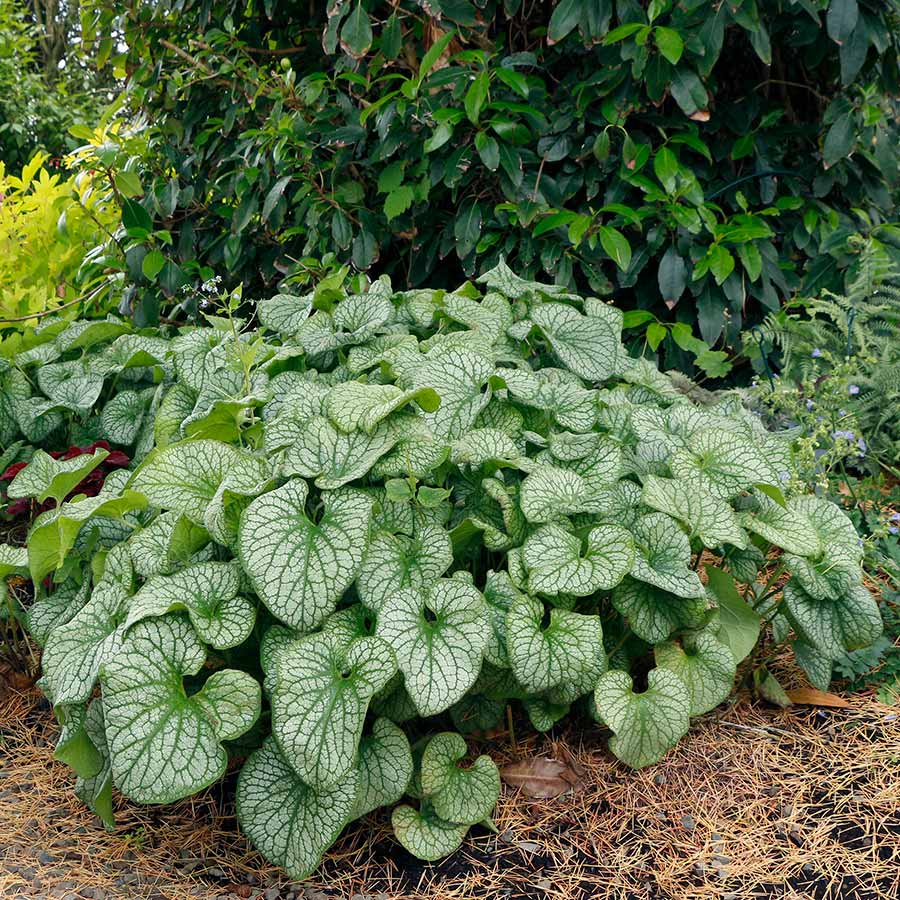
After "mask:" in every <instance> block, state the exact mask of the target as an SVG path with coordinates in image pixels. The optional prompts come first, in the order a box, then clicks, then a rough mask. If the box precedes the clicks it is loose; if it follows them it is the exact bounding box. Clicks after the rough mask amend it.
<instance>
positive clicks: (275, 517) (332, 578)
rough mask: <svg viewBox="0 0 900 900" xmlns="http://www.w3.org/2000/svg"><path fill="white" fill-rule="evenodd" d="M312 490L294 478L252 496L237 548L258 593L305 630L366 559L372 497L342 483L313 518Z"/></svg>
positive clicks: (331, 603) (332, 603)
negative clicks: (309, 502)
mask: <svg viewBox="0 0 900 900" xmlns="http://www.w3.org/2000/svg"><path fill="white" fill-rule="evenodd" d="M308 493H309V489H308V488H307V486H306V482H305V481H302V480H301V479H299V478H297V479H294V480H292V481H289V482H287V484H284V485H282V486H281V487H280V488H276V489H275V490H274V491H270V492H269V493H268V494H263V495H262V496H260V497H257V498H256V499H255V500H254V501H253V502H252V503H251V504H250V506H248V507H247V509H246V510H245V511H244V514H243V516H242V517H241V524H240V529H239V534H238V553H239V557H240V560H241V564H242V565H243V567H244V571H245V572H246V573H247V575H248V576H249V577H250V580H251V582H252V583H253V587H254V589H255V590H256V593H257V594H258V595H259V598H260V599H261V600H262V601H263V603H265V604H266V606H267V607H268V608H269V609H270V610H271V612H272V613H273V614H274V615H275V616H277V617H278V618H279V619H281V620H282V621H283V622H286V623H287V624H288V625H292V626H294V627H295V628H299V629H301V630H304V631H308V630H311V629H313V628H315V627H316V626H317V625H319V624H320V623H321V622H322V621H323V620H324V619H325V617H326V616H327V615H328V614H329V613H331V612H332V611H333V610H334V608H335V606H336V605H337V602H338V600H339V599H340V598H341V596H342V595H343V593H344V591H346V590H347V588H348V587H350V585H351V584H352V583H353V580H354V579H355V578H356V575H357V573H358V571H359V567H360V565H361V563H362V561H363V559H364V557H365V554H366V549H367V543H368V535H369V520H370V517H371V513H372V498H371V497H370V496H368V495H366V494H363V493H362V492H361V491H356V490H353V489H350V488H343V489H341V490H338V491H330V492H328V493H326V494H325V495H324V511H323V513H322V515H321V517H320V518H319V519H318V521H313V520H312V519H310V518H309V516H308V515H307V513H306V498H307V496H308Z"/></svg>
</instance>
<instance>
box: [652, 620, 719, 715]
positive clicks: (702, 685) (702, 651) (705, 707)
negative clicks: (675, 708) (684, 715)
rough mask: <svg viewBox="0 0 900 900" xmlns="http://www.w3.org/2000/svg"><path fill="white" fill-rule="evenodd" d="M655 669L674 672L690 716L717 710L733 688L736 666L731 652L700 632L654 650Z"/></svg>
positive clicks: (660, 645) (714, 639) (717, 640)
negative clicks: (682, 686) (684, 690)
mask: <svg viewBox="0 0 900 900" xmlns="http://www.w3.org/2000/svg"><path fill="white" fill-rule="evenodd" d="M653 652H654V656H655V658H656V665H657V666H659V667H660V668H662V669H669V671H671V672H674V673H675V674H676V675H677V676H678V677H679V678H680V679H681V680H682V681H683V682H684V684H685V687H686V688H687V690H688V696H689V698H690V701H691V715H692V716H699V715H701V714H702V713H705V712H709V710H711V709H713V708H714V707H716V706H718V705H719V704H720V703H721V702H722V701H723V700H724V699H725V698H726V697H727V696H728V695H729V694H730V693H731V688H732V687H733V686H734V675H735V671H736V664H735V661H734V655H733V654H732V652H731V650H729V649H728V647H726V646H725V644H723V643H721V641H719V639H718V638H717V637H716V636H715V635H714V634H712V633H711V632H710V631H701V632H698V633H697V634H695V635H692V636H689V637H687V638H684V639H683V640H682V643H681V646H679V645H678V644H676V643H675V642H674V641H671V642H668V643H665V644H659V645H658V646H656V647H655V648H654V651H653Z"/></svg>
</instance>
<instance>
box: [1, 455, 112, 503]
mask: <svg viewBox="0 0 900 900" xmlns="http://www.w3.org/2000/svg"><path fill="white" fill-rule="evenodd" d="M107 456H109V451H108V450H103V449H98V450H95V451H94V452H93V453H84V454H82V455H80V456H73V457H72V458H71V459H54V458H53V457H52V456H50V455H49V454H47V453H45V452H44V451H43V450H41V449H37V450H35V451H34V456H32V457H31V460H30V461H29V463H28V465H27V466H25V468H24V469H22V471H21V472H19V474H18V475H16V477H15V478H13V480H12V481H11V482H10V483H9V487H8V488H7V489H6V493H7V494H8V496H10V497H34V498H35V499H36V500H37V501H38V503H43V502H44V501H45V500H48V499H51V498H52V499H53V500H55V501H56V503H57V505H58V504H60V503H62V501H63V499H64V498H65V497H67V496H68V495H69V494H70V493H71V492H72V490H73V489H74V488H75V487H76V485H78V483H79V482H80V481H82V480H83V479H84V478H85V477H86V476H87V475H89V474H90V473H91V472H93V471H94V469H96V468H97V466H99V465H100V463H102V462H103V460H104V459H106V457H107Z"/></svg>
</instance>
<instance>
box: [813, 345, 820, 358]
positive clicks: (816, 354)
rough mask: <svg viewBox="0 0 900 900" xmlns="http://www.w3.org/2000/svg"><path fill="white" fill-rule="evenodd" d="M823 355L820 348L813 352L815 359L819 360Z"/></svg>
mask: <svg viewBox="0 0 900 900" xmlns="http://www.w3.org/2000/svg"><path fill="white" fill-rule="evenodd" d="M821 355H822V351H821V350H820V349H819V348H818V347H816V348H814V349H813V352H812V358H813V359H818V358H819V357H820V356H821Z"/></svg>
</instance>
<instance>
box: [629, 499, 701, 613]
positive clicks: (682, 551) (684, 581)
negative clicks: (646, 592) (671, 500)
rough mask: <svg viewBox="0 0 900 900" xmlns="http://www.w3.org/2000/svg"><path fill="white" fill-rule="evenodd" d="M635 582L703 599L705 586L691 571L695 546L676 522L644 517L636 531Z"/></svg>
mask: <svg viewBox="0 0 900 900" xmlns="http://www.w3.org/2000/svg"><path fill="white" fill-rule="evenodd" d="M632 534H633V535H634V544H635V551H636V552H635V558H634V566H633V567H632V569H631V575H632V577H633V578H636V579H638V580H639V581H646V582H647V583H648V584H652V585H654V586H655V587H658V588H662V590H664V591H668V592H669V593H670V594H675V595H676V596H678V597H686V598H691V597H702V596H703V595H704V590H703V583H702V582H701V581H700V579H699V577H698V576H697V573H696V572H694V571H692V570H691V568H690V563H691V544H690V541H689V540H688V538H687V535H686V534H685V533H684V532H683V531H682V530H681V529H680V528H679V527H678V524H677V523H676V522H675V520H674V519H671V518H669V516H667V515H664V514H662V513H650V514H649V515H646V516H641V518H640V519H638V520H637V521H636V522H635V523H634V527H633V528H632Z"/></svg>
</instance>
